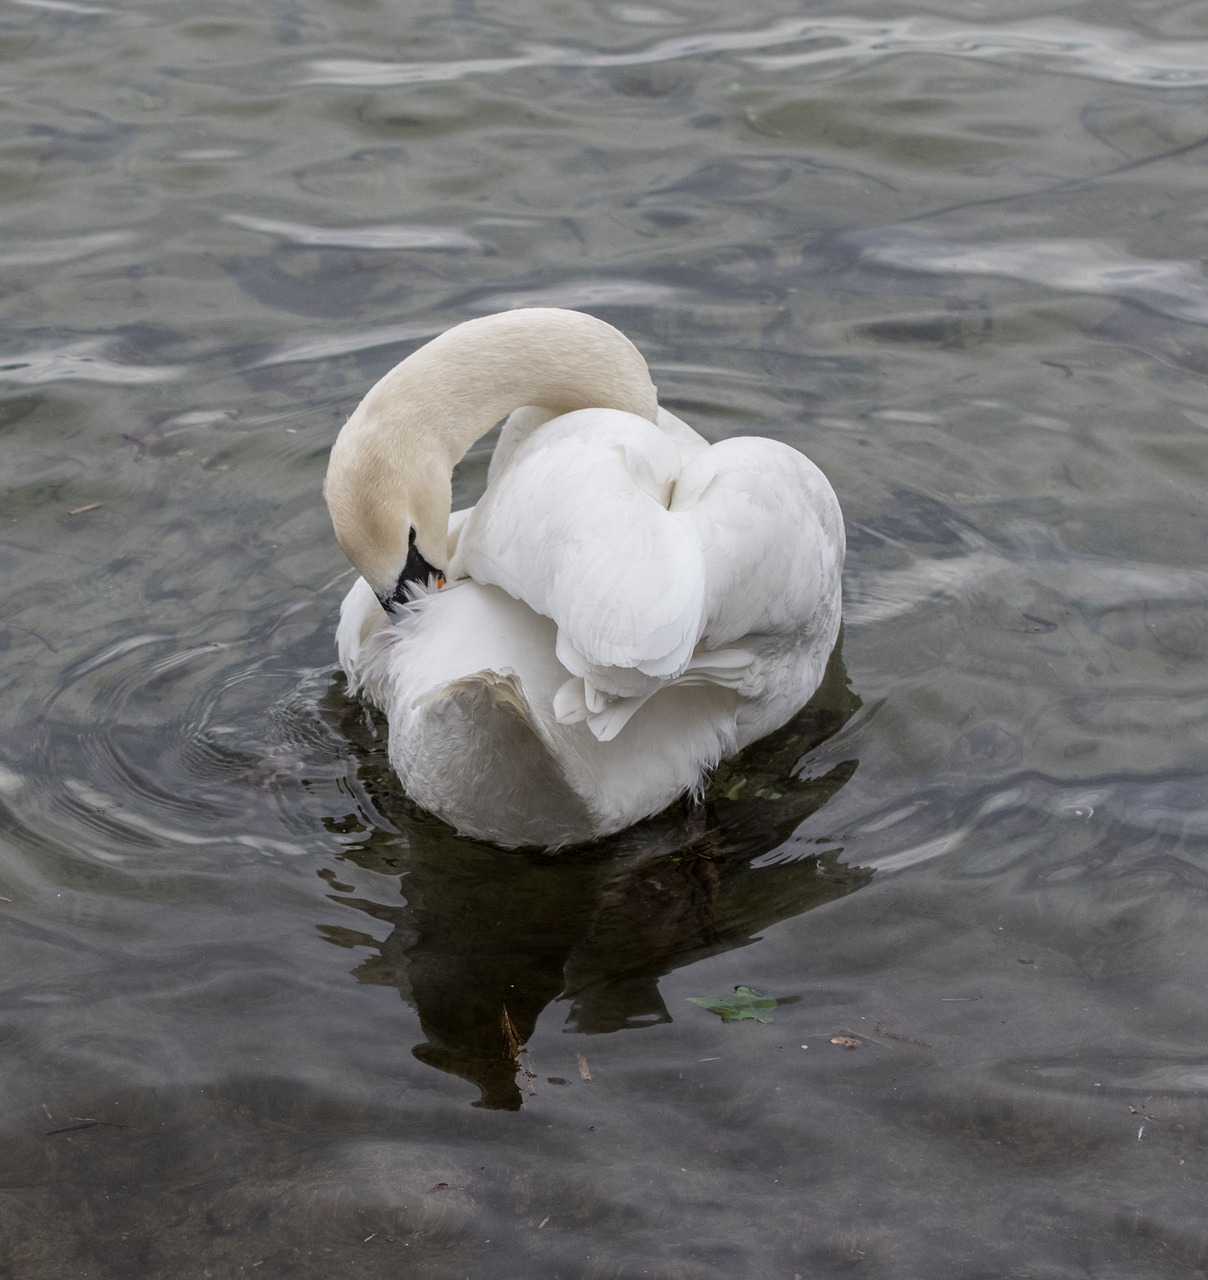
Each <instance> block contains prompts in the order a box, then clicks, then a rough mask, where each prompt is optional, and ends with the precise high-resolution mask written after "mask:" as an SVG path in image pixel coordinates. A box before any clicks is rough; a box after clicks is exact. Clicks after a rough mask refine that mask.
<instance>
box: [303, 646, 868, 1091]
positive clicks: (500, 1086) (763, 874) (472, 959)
mask: <svg viewBox="0 0 1208 1280" xmlns="http://www.w3.org/2000/svg"><path fill="white" fill-rule="evenodd" d="M859 705H860V700H859V698H858V697H856V696H855V694H853V693H852V691H851V689H850V687H849V685H848V681H847V675H846V671H845V669H844V666H843V661H842V657H841V655H840V651H839V649H836V651H835V655H834V656H833V657H832V659H831V663H830V666H829V668H828V671H827V675H826V678H825V680H824V681H823V685H822V687H821V688H820V689H819V691H818V693H817V694H816V695H815V696H814V698H813V699H812V701H811V702H810V703H809V705H808V706H806V707H805V708H803V709H802V711H801V712H800V713H799V714H798V715H797V716H796V717H795V719H794V720H793V721H791V722H790V724H788V725H787V726H786V727H785V728H784V729H782V730H780V732H779V733H777V734H775V735H773V736H772V737H771V738H768V739H765V740H764V741H763V742H759V743H756V744H754V745H753V746H752V747H750V748H748V749H747V751H745V752H744V753H742V755H740V756H738V757H736V758H735V759H734V760H731V761H727V762H725V763H723V764H722V765H721V766H720V767H719V768H718V770H717V771H716V774H715V776H714V778H713V780H712V784H711V786H710V789H709V792H708V794H707V796H706V798H705V801H704V803H703V804H699V805H694V804H688V803H685V804H683V805H677V806H673V807H672V808H671V809H669V810H667V811H666V812H665V813H663V814H661V815H659V816H658V817H656V818H654V819H652V820H651V821H649V822H646V823H643V824H642V825H641V826H639V827H637V828H635V829H633V830H631V831H629V832H625V833H623V834H622V835H620V836H618V837H615V838H613V839H611V840H608V841H602V842H600V843H598V844H596V845H592V846H587V847H585V848H580V849H579V850H578V851H571V852H565V853H560V854H545V853H536V852H531V851H530V852H516V851H506V852H505V851H502V850H497V849H493V848H490V847H489V846H486V845H481V844H477V843H474V842H471V841H468V840H464V839H460V838H458V837H456V836H455V835H454V834H453V833H452V832H451V831H450V830H449V829H448V828H447V827H445V826H444V825H443V824H441V823H439V822H437V821H436V820H435V819H433V818H430V817H428V816H427V815H423V814H415V815H414V816H413V817H411V818H410V819H408V820H406V822H405V827H406V832H407V840H406V841H404V840H403V839H400V837H399V836H398V835H397V834H396V833H394V832H393V831H390V830H388V829H387V828H386V827H385V826H381V825H378V826H374V827H372V828H371V829H370V830H369V831H368V832H367V833H366V838H365V839H364V841H363V842H361V843H359V844H357V845H355V846H354V847H352V848H350V849H349V850H348V852H347V854H346V855H345V856H346V857H347V858H348V859H349V860H351V861H352V862H354V863H356V864H357V865H358V866H360V867H362V868H364V869H366V870H374V871H381V870H384V869H387V868H389V869H391V870H392V871H396V872H397V873H399V874H400V875H401V878H402V884H401V891H402V894H403V896H404V897H405V899H406V902H405V904H404V905H402V906H397V905H393V904H391V905H387V904H383V903H379V902H375V901H368V900H365V899H362V898H357V897H352V896H348V895H347V894H346V893H344V892H341V890H346V889H347V888H348V886H345V885H343V884H342V883H341V880H340V877H339V873H338V872H337V871H335V870H334V869H333V870H329V871H328V872H327V873H326V878H327V879H328V881H329V883H331V884H332V886H333V888H335V889H336V890H337V893H338V894H339V896H337V897H336V898H335V900H336V901H338V902H341V903H343V904H345V905H347V906H351V907H355V908H357V909H358V910H361V911H364V912H365V913H366V914H368V915H370V916H372V917H374V918H375V919H377V920H381V921H384V922H386V923H388V924H389V925H390V926H391V933H390V935H389V936H388V937H387V938H386V939H385V940H384V941H382V942H381V943H378V942H377V941H376V940H374V939H373V937H372V935H370V934H368V933H359V932H357V931H354V930H349V929H346V928H343V927H337V926H324V927H323V933H324V934H325V936H327V937H328V938H329V940H330V941H332V942H335V943H337V944H338V945H342V946H362V945H369V946H371V947H372V948H373V949H374V951H375V952H376V954H375V955H373V957H372V958H371V959H369V960H367V961H365V962H364V963H362V964H361V965H359V966H358V967H357V969H356V970H355V973H356V976H357V978H358V979H360V981H362V982H369V983H380V984H382V985H386V986H397V987H398V989H399V992H400V994H401V995H402V997H403V999H404V1000H406V1001H407V1002H408V1003H410V1004H412V1005H414V1007H415V1009H416V1011H417V1012H418V1014H419V1018H420V1025H421V1027H422V1029H423V1032H424V1034H425V1036H427V1040H426V1041H425V1042H423V1043H421V1044H419V1045H417V1046H416V1047H415V1049H414V1053H415V1055H416V1057H417V1058H419V1059H420V1060H421V1061H423V1062H425V1063H427V1064H429V1065H430V1066H433V1067H437V1068H439V1069H440V1070H442V1071H446V1072H449V1073H451V1074H453V1075H457V1076H461V1077H463V1078H465V1079H467V1080H470V1081H472V1082H473V1083H474V1084H476V1085H477V1086H478V1087H479V1089H480V1090H481V1098H480V1100H479V1101H478V1102H477V1103H475V1105H476V1106H481V1107H487V1108H491V1109H504V1110H517V1109H518V1108H519V1107H520V1106H521V1104H522V1101H523V1089H522V1082H523V1077H524V1074H525V1069H524V1067H523V1066H522V1064H521V1062H520V1060H519V1058H518V1050H520V1049H521V1047H522V1046H523V1045H524V1044H525V1042H526V1041H527V1040H528V1039H529V1037H530V1036H531V1035H532V1033H533V1031H534V1029H535V1027H536V1025H537V1020H538V1018H539V1017H540V1016H541V1014H542V1012H543V1011H544V1010H545V1008H546V1007H547V1006H548V1005H549V1004H550V1003H551V1002H553V1001H555V1000H557V999H559V998H561V999H563V1000H567V1001H569V1002H570V1011H569V1014H568V1017H567V1029H568V1030H571V1031H579V1032H586V1033H602V1032H609V1031H619V1030H623V1029H626V1028H634V1027H643V1026H651V1025H654V1024H657V1023H661V1022H670V1021H671V1015H670V1014H669V1013H668V1011H667V1008H666V1005H665V1004H664V1002H663V999H662V997H661V995H660V994H659V979H660V978H661V977H662V976H663V975H664V974H667V973H670V972H671V971H672V970H674V969H678V968H680V967H681V966H683V965H687V964H691V963H692V962H694V961H696V960H699V959H701V958H703V957H704V956H707V955H711V954H715V953H718V952H721V951H728V950H731V949H733V948H735V947H741V946H745V945H746V944H747V943H749V942H751V941H753V940H754V937H755V935H756V934H757V932H758V931H759V930H761V929H765V928H767V927H768V926H769V925H771V924H774V923H775V922H777V921H780V920H784V919H787V918H789V917H791V916H796V915H800V914H801V913H802V912H805V911H808V910H810V909H811V908H812V907H816V906H819V905H821V904H822V903H825V902H830V901H833V900H834V899H836V898H839V897H842V896H844V895H845V894H848V893H850V892H852V891H853V890H854V889H858V888H859V887H860V886H861V885H863V884H866V883H867V882H868V881H869V880H870V879H871V878H872V874H873V873H872V871H871V870H866V869H861V868H853V867H848V866H846V865H844V863H843V862H842V861H840V857H839V854H840V852H841V851H840V850H839V849H836V848H834V847H831V848H825V847H819V845H818V844H817V843H813V842H811V843H808V844H807V843H801V844H797V845H793V844H791V843H789V842H790V841H791V838H792V837H793V835H794V832H795V831H796V830H797V828H798V827H800V825H801V823H802V822H803V821H804V820H805V819H806V818H807V817H809V815H810V814H812V813H813V812H815V810H817V809H819V808H820V807H821V806H822V805H824V804H825V803H826V802H827V800H829V799H830V797H831V796H832V795H834V794H835V792H837V791H838V790H839V788H841V787H842V786H843V785H844V783H846V782H847V780H848V779H849V778H850V777H851V776H852V774H853V773H854V772H855V769H856V761H854V760H848V761H842V762H840V763H838V764H836V765H834V766H833V767H831V768H830V769H829V770H828V771H826V772H825V773H823V774H822V775H821V776H812V775H811V773H810V771H809V766H808V760H807V756H808V753H809V752H810V751H812V750H813V749H814V748H816V747H817V746H819V745H820V744H821V743H822V742H823V741H825V740H826V739H827V738H829V737H830V736H831V735H832V734H834V733H835V732H837V730H838V729H840V728H841V727H842V726H843V725H844V724H845V723H846V722H847V720H848V719H849V718H850V717H851V715H852V714H853V713H854V711H855V710H856V709H857V708H858V707H859ZM328 710H329V711H332V712H334V713H336V714H339V713H340V712H341V711H342V712H343V713H344V714H345V715H347V711H348V707H347V703H346V702H345V701H344V695H343V691H342V689H337V690H334V691H333V694H332V697H331V700H330V702H329V707H328ZM365 723H366V722H365V721H364V720H361V721H360V724H361V725H362V726H365ZM356 724H357V722H356V721H355V720H354V721H353V722H352V723H350V724H349V725H347V726H346V727H347V728H349V729H351V730H352V731H353V732H354V734H355V730H356ZM360 751H361V769H360V774H361V781H362V783H363V784H364V786H365V789H366V792H367V793H368V794H369V795H370V796H371V797H374V798H375V802H377V803H379V804H380V806H381V807H382V809H384V810H386V811H387V812H388V811H389V810H390V808H391V807H393V808H398V807H399V798H398V788H397V782H396V781H395V780H394V778H393V775H392V774H391V772H390V770H389V766H388V764H387V763H386V761H385V759H384V753H383V751H382V748H381V745H380V744H377V745H374V744H371V743H362V744H361V746H360ZM824 843H825V842H824Z"/></svg>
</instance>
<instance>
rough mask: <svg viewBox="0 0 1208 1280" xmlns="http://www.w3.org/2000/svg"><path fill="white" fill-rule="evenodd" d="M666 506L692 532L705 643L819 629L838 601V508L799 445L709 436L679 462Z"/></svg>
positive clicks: (840, 522)
mask: <svg viewBox="0 0 1208 1280" xmlns="http://www.w3.org/2000/svg"><path fill="white" fill-rule="evenodd" d="M671 514H672V515H673V516H676V517H678V518H680V519H682V520H683V521H684V522H685V523H686V524H688V525H690V526H691V527H692V529H693V530H694V531H695V534H696V539H697V543H698V545H699V547H700V549H701V555H702V557H703V563H704V573H705V579H706V598H705V610H706V619H705V622H704V626H703V628H702V639H703V641H704V644H705V646H706V647H707V648H709V649H717V648H721V647H722V646H725V645H730V644H733V643H734V642H735V641H738V640H741V638H742V637H743V636H747V635H765V634H773V635H790V634H795V633H798V632H802V631H809V630H811V629H813V628H815V627H818V628H819V629H824V628H825V626H826V625H828V623H827V619H829V618H831V617H832V616H833V615H834V614H835V613H836V612H837V611H838V609H839V605H840V581H841V575H842V569H843V554H844V533H843V516H842V513H841V511H840V510H839V501H838V499H837V498H836V497H835V493H834V490H833V489H832V488H831V486H830V483H829V482H828V481H827V479H826V477H825V476H824V475H823V474H822V472H821V471H820V470H819V469H818V468H817V467H816V466H815V465H814V464H813V463H812V462H811V461H810V460H809V459H808V458H806V457H805V456H804V455H803V454H800V453H798V452H797V451H796V450H795V449H793V448H791V447H790V446H788V445H786V444H782V443H781V442H779V441H776V440H765V439H762V438H737V439H731V440H723V441H721V442H720V443H718V444H715V445H713V446H712V448H710V449H709V450H708V452H707V453H705V454H703V455H701V456H699V457H697V458H695V459H693V460H692V461H691V462H690V463H689V464H688V465H687V466H686V467H685V468H684V471H683V474H682V476H681V477H680V482H679V484H678V485H677V486H676V491H675V495H674V498H673V500H672V503H671Z"/></svg>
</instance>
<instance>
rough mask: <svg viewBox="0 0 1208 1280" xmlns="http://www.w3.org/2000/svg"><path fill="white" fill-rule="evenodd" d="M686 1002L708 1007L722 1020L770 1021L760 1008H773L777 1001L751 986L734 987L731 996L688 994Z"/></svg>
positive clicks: (704, 1007)
mask: <svg viewBox="0 0 1208 1280" xmlns="http://www.w3.org/2000/svg"><path fill="white" fill-rule="evenodd" d="M688 1003H689V1004H698V1005H700V1006H701V1008H702V1009H708V1010H709V1012H710V1013H715V1014H717V1016H718V1017H719V1018H720V1019H721V1020H722V1021H723V1022H771V1021H772V1019H771V1018H769V1017H767V1016H766V1014H764V1013H761V1012H760V1010H765V1009H774V1008H775V1007H776V1003H777V1002H776V1001H775V1000H773V999H772V997H771V996H761V995H760V994H759V992H758V991H756V990H755V989H754V988H753V987H735V988H734V994H733V995H732V996H689V997H688Z"/></svg>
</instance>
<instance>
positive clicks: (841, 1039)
mask: <svg viewBox="0 0 1208 1280" xmlns="http://www.w3.org/2000/svg"><path fill="white" fill-rule="evenodd" d="M830 1042H831V1044H837V1045H838V1046H839V1048H840V1049H859V1048H860V1047H861V1046H862V1045H863V1044H864V1041H863V1040H860V1039H859V1038H858V1037H856V1036H831V1038H830Z"/></svg>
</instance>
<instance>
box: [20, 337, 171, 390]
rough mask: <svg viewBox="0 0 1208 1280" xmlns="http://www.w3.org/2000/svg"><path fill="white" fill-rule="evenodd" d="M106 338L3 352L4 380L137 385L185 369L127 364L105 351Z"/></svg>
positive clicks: (83, 339) (166, 380) (168, 376)
mask: <svg viewBox="0 0 1208 1280" xmlns="http://www.w3.org/2000/svg"><path fill="white" fill-rule="evenodd" d="M108 346H109V342H108V339H105V338H81V339H78V340H77V341H75V342H65V343H64V344H63V345H62V346H58V347H45V348H43V349H42V350H40V351H23V352H22V353H21V354H20V355H11V356H3V355H0V382H16V383H22V384H24V385H27V386H28V385H33V384H36V383H40V382H64V381H72V380H75V381H81V382H111V383H120V384H122V385H124V386H134V385H135V384H138V383H145V382H169V381H171V380H172V379H173V378H178V377H180V375H181V374H182V373H183V372H184V368H183V366H181V365H146V364H138V365H135V364H123V363H121V362H120V361H117V360H111V359H109V358H107V357H106V356H105V354H104V352H105V350H106V349H107V347H108Z"/></svg>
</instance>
